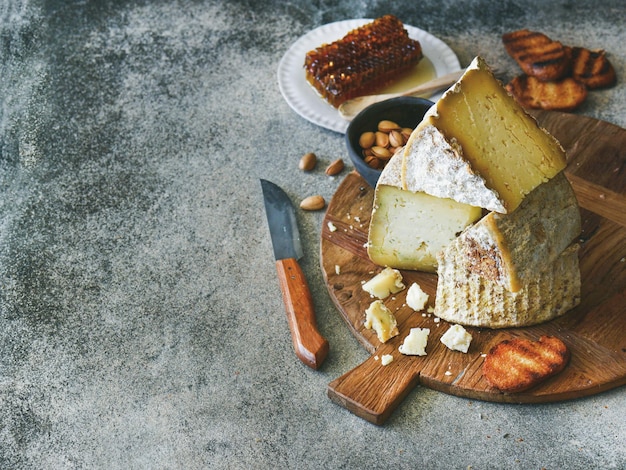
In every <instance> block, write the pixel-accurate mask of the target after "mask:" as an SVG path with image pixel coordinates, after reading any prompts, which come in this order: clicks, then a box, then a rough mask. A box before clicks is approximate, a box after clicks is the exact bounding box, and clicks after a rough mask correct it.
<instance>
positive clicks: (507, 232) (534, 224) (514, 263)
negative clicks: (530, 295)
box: [457, 172, 581, 292]
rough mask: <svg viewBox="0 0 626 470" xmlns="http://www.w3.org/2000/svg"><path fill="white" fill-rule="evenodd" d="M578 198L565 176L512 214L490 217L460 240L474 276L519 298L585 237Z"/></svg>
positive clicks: (542, 188)
mask: <svg viewBox="0 0 626 470" xmlns="http://www.w3.org/2000/svg"><path fill="white" fill-rule="evenodd" d="M580 230H581V221H580V209H579V207H578V202H577V200H576V195H575V194H574V191H573V189H572V187H571V185H570V183H569V181H568V180H567V178H566V177H565V174H564V173H562V172H561V173H559V174H558V175H556V176H555V177H554V178H552V179H551V180H549V181H548V182H547V183H543V184H540V185H539V186H538V187H537V188H535V189H534V190H533V191H532V192H531V193H530V194H529V195H528V196H527V197H526V198H525V199H524V201H523V202H522V203H521V204H520V206H519V207H518V208H517V209H516V210H514V211H513V212H511V213H510V214H498V213H496V212H490V213H489V214H487V215H486V216H485V217H483V218H482V219H481V220H480V221H479V222H477V223H476V224H475V225H473V226H471V227H468V228H467V229H466V230H465V231H464V232H463V233H462V234H461V235H460V236H459V239H458V243H457V247H458V248H457V249H458V250H459V251H460V253H461V254H462V255H463V256H465V259H466V264H467V269H468V271H469V272H471V273H474V274H478V275H479V276H481V277H483V278H485V279H487V280H489V281H492V282H494V283H496V284H498V285H500V286H502V287H503V288H504V289H506V290H508V291H511V292H517V291H519V290H520V289H522V287H523V285H524V284H525V283H526V282H527V281H529V280H531V279H533V278H534V277H536V274H537V272H539V271H541V270H543V269H544V268H545V267H546V266H548V265H550V264H552V262H553V261H554V260H555V259H556V258H557V257H558V256H559V255H560V254H561V252H562V251H563V250H565V248H567V247H568V246H569V245H570V244H571V243H572V242H573V241H574V239H575V238H576V237H577V236H578V235H579V234H580Z"/></svg>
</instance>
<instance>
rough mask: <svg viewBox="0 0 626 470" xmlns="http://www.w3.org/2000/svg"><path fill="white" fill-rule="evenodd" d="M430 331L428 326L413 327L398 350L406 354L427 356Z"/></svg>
mask: <svg viewBox="0 0 626 470" xmlns="http://www.w3.org/2000/svg"><path fill="white" fill-rule="evenodd" d="M429 333H430V329H428V328H411V331H410V332H409V334H408V336H407V337H406V338H404V342H403V343H402V344H401V345H400V347H399V348H398V351H400V352H401V353H402V354H404V355H406V356H425V355H426V344H427V343H428V334H429Z"/></svg>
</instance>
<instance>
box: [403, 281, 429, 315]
mask: <svg viewBox="0 0 626 470" xmlns="http://www.w3.org/2000/svg"><path fill="white" fill-rule="evenodd" d="M428 297H429V296H428V294H427V293H426V292H424V291H423V290H422V288H421V287H420V285H419V284H418V283H417V282H414V283H413V284H411V286H410V287H409V289H408V290H407V291H406V304H407V305H408V306H409V307H411V308H412V309H413V310H415V311H416V312H419V311H420V310H424V307H425V306H426V304H427V303H428Z"/></svg>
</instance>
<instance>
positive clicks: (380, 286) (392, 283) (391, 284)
mask: <svg viewBox="0 0 626 470" xmlns="http://www.w3.org/2000/svg"><path fill="white" fill-rule="evenodd" d="M362 287H363V290H364V291H366V292H367V293H369V294H370V295H373V296H374V297H378V298H379V299H386V298H387V297H389V296H390V295H391V294H396V293H398V292H400V291H401V290H402V289H404V288H405V287H406V286H405V285H404V283H403V282H402V274H401V273H400V271H398V270H397V269H393V268H389V267H387V268H385V269H383V270H382V271H381V272H379V273H378V274H376V275H375V276H374V277H373V278H371V279H370V280H369V281H367V282H366V283H365V284H363V286H362Z"/></svg>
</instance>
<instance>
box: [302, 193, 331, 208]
mask: <svg viewBox="0 0 626 470" xmlns="http://www.w3.org/2000/svg"><path fill="white" fill-rule="evenodd" d="M324 206H326V201H325V200H324V198H323V197H322V196H320V195H319V194H318V195H315V196H309V197H306V198H304V199H303V200H302V201H301V202H300V208H301V209H303V210H305V211H318V210H320V209H323V208H324Z"/></svg>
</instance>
